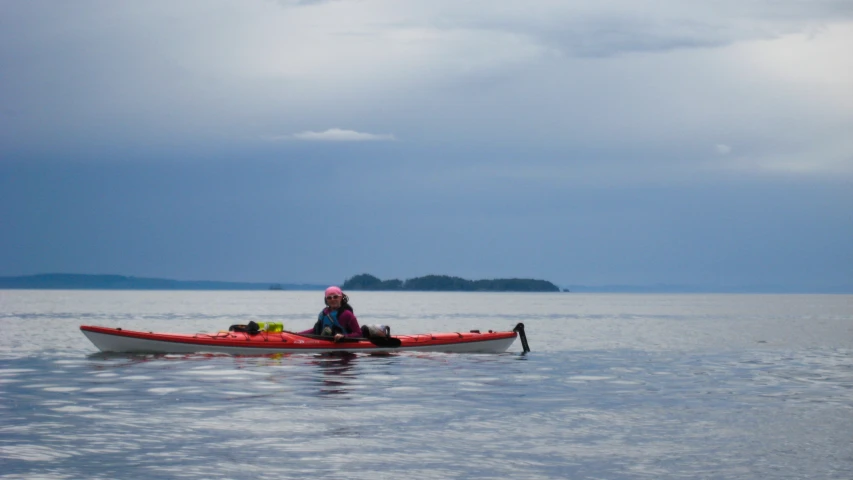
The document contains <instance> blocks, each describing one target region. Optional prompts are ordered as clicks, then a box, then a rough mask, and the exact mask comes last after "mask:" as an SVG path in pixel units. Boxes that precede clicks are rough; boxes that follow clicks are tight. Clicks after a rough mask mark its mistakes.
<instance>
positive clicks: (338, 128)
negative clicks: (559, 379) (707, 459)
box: [0, 0, 853, 291]
mask: <svg viewBox="0 0 853 480" xmlns="http://www.w3.org/2000/svg"><path fill="white" fill-rule="evenodd" d="M851 52H853V1H850V0H839V1H836V0H808V1H805V0H772V1H771V0H718V1H714V2H707V1H701V2H700V1H689V0H688V1H685V0H657V1H654V2H647V1H637V0H612V1H584V2H579V1H571V0H560V1H535V0H534V1H527V2H518V1H504V0H489V1H478V0H473V1H464V2H463V1H459V0H453V1H449V0H447V1H445V0H428V1H420V0H417V1H415V0H412V1H399V0H396V1H391V0H388V1H374V0H356V1H349V0H338V1H310V0H302V1H296V0H293V1H286V0H279V1H273V0H233V1H225V0H197V1H190V0H182V1H180V2H174V1H157V0H154V1H144V2H143V1H133V2H132V1H107V0H102V1H85V0H78V1H74V2H63V1H39V0H30V1H20V0H0V275H25V274H33V273H45V272H68V273H115V274H124V275H136V276H150V277H167V278H176V279H185V280H232V281H277V282H310V283H339V282H342V281H343V279H345V278H347V277H350V276H352V275H355V274H358V273H365V272H368V273H372V274H374V275H377V276H379V277H380V278H401V279H405V278H411V277H415V276H420V275H426V274H449V275H457V276H462V277H465V278H470V279H480V278H496V277H532V278H542V279H546V280H550V281H552V282H554V283H557V284H559V285H599V284H637V285H647V284H657V283H667V284H689V285H706V286H750V285H779V286H782V287H784V288H788V289H790V288H793V289H798V288H800V289H811V290H813V289H823V288H830V287H834V286H843V287H845V288H847V289H848V290H851V291H853V54H851Z"/></svg>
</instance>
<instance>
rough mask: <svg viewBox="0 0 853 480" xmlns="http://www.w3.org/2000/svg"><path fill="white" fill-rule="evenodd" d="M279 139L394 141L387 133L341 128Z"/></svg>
mask: <svg viewBox="0 0 853 480" xmlns="http://www.w3.org/2000/svg"><path fill="white" fill-rule="evenodd" d="M279 138H287V139H292V140H304V141H308V142H389V141H394V140H396V138H394V135H391V134H388V133H378V134H377V133H364V132H356V131H355V130H344V129H341V128H330V129H328V130H326V131H324V132H312V131H305V132H299V133H295V134H293V135H288V136H285V137H279Z"/></svg>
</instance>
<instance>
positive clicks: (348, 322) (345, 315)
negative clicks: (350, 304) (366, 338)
mask: <svg viewBox="0 0 853 480" xmlns="http://www.w3.org/2000/svg"><path fill="white" fill-rule="evenodd" d="M327 313H329V308H328V307H326V308H324V309H323V312H322V314H323V315H325V314H327ZM338 323H339V324H341V326H342V327H344V328H345V329H347V331H348V332H350V333H348V334H347V337H360V336H361V327H359V326H358V319H357V318H355V314H354V313H352V312H350V311H349V310H339V311H338ZM299 333H314V329H313V328H309V329H308V330H304V331H302V332H299Z"/></svg>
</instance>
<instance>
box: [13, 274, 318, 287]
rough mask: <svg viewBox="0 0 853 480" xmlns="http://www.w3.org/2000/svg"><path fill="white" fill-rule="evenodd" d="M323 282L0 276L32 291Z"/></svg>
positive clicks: (62, 275) (120, 276)
mask: <svg viewBox="0 0 853 480" xmlns="http://www.w3.org/2000/svg"><path fill="white" fill-rule="evenodd" d="M324 288H326V286H325V285H310V284H282V283H257V282H254V283H252V282H216V281H207V280H198V281H193V280H189V281H187V280H169V279H165V278H144V277H126V276H124V275H85V274H76V273H43V274H39V275H24V276H18V277H0V289H32V290H39V289H44V290H322V289H324Z"/></svg>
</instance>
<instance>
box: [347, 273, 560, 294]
mask: <svg viewBox="0 0 853 480" xmlns="http://www.w3.org/2000/svg"><path fill="white" fill-rule="evenodd" d="M341 288H343V289H344V290H378V291H401V290H407V291H426V292H559V291H560V288H559V287H557V286H556V285H554V284H553V283H551V282H549V281H546V280H534V279H528V278H499V279H494V280H466V279H464V278H459V277H450V276H447V275H427V276H425V277H416V278H410V279H408V280H405V281H403V280H398V279H393V280H380V279H379V278H377V277H375V276H373V275H370V274H367V273H363V274H361V275H356V276H354V277H352V278H350V279H348V280H346V281H345V282H344V284H343V285H342V286H341Z"/></svg>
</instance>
